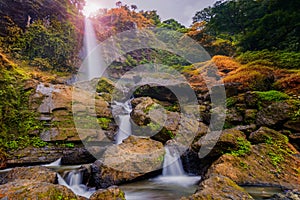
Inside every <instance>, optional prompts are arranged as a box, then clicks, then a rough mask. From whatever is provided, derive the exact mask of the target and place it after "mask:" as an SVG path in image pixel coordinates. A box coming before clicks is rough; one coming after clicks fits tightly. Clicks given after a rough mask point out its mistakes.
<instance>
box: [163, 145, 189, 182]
mask: <svg viewBox="0 0 300 200" xmlns="http://www.w3.org/2000/svg"><path fill="white" fill-rule="evenodd" d="M165 151H166V154H165V158H164V165H163V176H183V175H185V172H184V170H183V167H182V163H181V159H180V156H179V155H178V152H177V150H176V149H175V148H171V147H165Z"/></svg>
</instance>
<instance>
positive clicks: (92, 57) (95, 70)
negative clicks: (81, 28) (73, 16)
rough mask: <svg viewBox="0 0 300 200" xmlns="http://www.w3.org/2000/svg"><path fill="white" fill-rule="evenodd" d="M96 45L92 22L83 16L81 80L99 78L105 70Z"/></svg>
mask: <svg viewBox="0 0 300 200" xmlns="http://www.w3.org/2000/svg"><path fill="white" fill-rule="evenodd" d="M97 46H98V42H97V37H96V33H95V30H94V27H93V23H92V21H91V20H90V19H89V18H85V32H84V57H85V62H86V63H85V72H84V77H83V80H91V79H93V78H100V77H101V76H102V74H103V73H104V71H105V69H104V63H103V59H102V53H101V51H100V48H96V47H97Z"/></svg>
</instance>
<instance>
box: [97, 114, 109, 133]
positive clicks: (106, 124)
mask: <svg viewBox="0 0 300 200" xmlns="http://www.w3.org/2000/svg"><path fill="white" fill-rule="evenodd" d="M97 121H98V123H99V125H100V127H101V128H103V129H104V130H107V129H108V128H109V124H110V123H111V119H110V118H105V117H101V118H98V119H97Z"/></svg>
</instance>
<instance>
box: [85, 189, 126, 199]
mask: <svg viewBox="0 0 300 200" xmlns="http://www.w3.org/2000/svg"><path fill="white" fill-rule="evenodd" d="M101 199H105V200H125V193H124V192H123V191H122V190H121V189H120V188H118V187H117V186H110V187H109V188H107V189H99V190H97V191H96V192H95V193H93V194H92V196H91V197H90V200H101Z"/></svg>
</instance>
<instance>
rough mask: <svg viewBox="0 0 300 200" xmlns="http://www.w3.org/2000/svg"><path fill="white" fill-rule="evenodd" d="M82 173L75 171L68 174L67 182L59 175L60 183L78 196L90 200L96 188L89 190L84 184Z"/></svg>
mask: <svg viewBox="0 0 300 200" xmlns="http://www.w3.org/2000/svg"><path fill="white" fill-rule="evenodd" d="M82 177H83V174H82V172H80V171H78V170H73V171H71V172H69V173H68V175H67V178H66V180H64V179H63V178H62V177H61V176H60V175H58V183H59V184H60V185H63V186H66V187H67V188H69V189H70V190H72V191H73V192H74V193H75V194H76V195H79V196H83V197H86V198H89V197H90V196H91V195H92V194H93V193H94V192H95V189H94V188H88V187H87V186H86V185H84V184H83V183H82V180H83V178H82Z"/></svg>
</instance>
